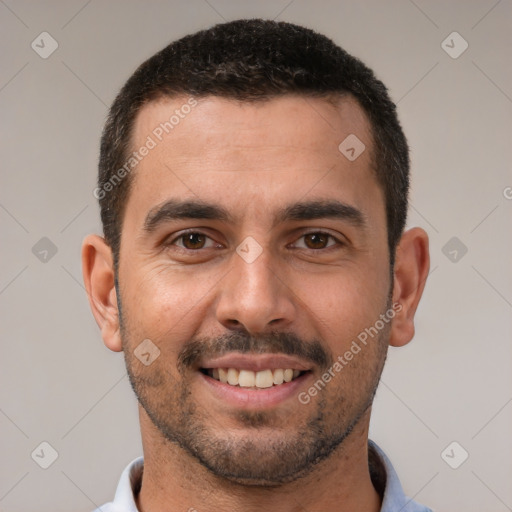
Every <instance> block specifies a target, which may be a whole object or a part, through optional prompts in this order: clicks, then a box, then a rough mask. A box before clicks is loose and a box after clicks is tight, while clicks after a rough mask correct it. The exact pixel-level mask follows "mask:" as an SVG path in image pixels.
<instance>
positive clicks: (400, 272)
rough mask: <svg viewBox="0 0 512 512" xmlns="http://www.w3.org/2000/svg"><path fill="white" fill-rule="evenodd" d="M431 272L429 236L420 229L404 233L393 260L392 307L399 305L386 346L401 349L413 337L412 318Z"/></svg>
mask: <svg viewBox="0 0 512 512" xmlns="http://www.w3.org/2000/svg"><path fill="white" fill-rule="evenodd" d="M429 268H430V255H429V250H428V235H427V233H426V232H425V231H424V230H423V229H421V228H412V229H410V230H408V231H406V232H405V233H404V234H403V235H402V238H401V239H400V243H399V244H398V247H397V251H396V259H395V269H394V283H393V304H400V305H401V309H400V308H397V311H398V310H399V309H400V310H399V311H398V312H397V314H396V316H395V317H394V319H393V324H392V326H391V334H390V341H389V344H390V345H392V346H394V347H401V346H403V345H406V344H407V343H409V341H411V339H412V338H413V336H414V315H415V313H416V309H417V307H418V304H419V302H420V299H421V296H422V294H423V290H424V288H425V282H426V280H427V276H428V272H429Z"/></svg>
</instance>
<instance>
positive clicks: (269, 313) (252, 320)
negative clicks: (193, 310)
mask: <svg viewBox="0 0 512 512" xmlns="http://www.w3.org/2000/svg"><path fill="white" fill-rule="evenodd" d="M232 260H233V261H232V262H230V263H231V270H230V271H229V272H228V274H227V275H226V276H225V278H224V279H223V280H222V282H221V283H222V288H221V289H220V292H219V295H220V296H219V298H218V300H217V303H216V316H217V320H218V321H219V322H220V323H221V324H222V325H223V326H224V327H226V328H227V329H242V328H243V329H245V330H246V331H247V332H248V333H249V334H252V335H255V334H257V333H261V332H265V331H268V330H272V329H281V328H286V327H288V326H289V325H290V324H291V323H292V322H293V320H294V315H295V311H296V306H295V304H294V301H293V298H294V293H293V292H292V284H291V283H289V282H287V276H286V273H285V272H284V271H279V266H277V265H276V262H275V261H272V256H271V254H270V251H268V250H267V249H265V250H263V252H262V253H261V254H260V255H259V256H258V257H257V258H256V260H254V261H252V262H250V263H249V262H248V261H245V260H244V259H243V258H242V257H240V256H239V254H238V253H235V254H233V258H232Z"/></svg>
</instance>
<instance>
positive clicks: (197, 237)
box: [178, 233, 207, 250]
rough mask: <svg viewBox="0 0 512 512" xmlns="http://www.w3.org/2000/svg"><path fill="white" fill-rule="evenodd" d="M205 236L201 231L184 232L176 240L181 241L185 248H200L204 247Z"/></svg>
mask: <svg viewBox="0 0 512 512" xmlns="http://www.w3.org/2000/svg"><path fill="white" fill-rule="evenodd" d="M206 238H207V237H206V236H205V235H203V234H201V233H186V234H185V235H181V236H180V237H179V239H178V240H180V239H181V240H182V241H183V246H184V247H185V249H191V250H194V249H202V248H203V247H204V244H205V241H206Z"/></svg>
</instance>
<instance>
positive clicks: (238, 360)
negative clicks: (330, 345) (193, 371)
mask: <svg viewBox="0 0 512 512" xmlns="http://www.w3.org/2000/svg"><path fill="white" fill-rule="evenodd" d="M199 366H200V368H236V369H238V370H251V371H253V372H258V371H260V370H267V369H270V370H276V369H278V368H282V369H284V370H286V369H288V368H291V369H292V370H301V371H308V370H311V368H312V365H311V364H309V363H307V362H306V361H304V360H301V359H300V358H297V357H293V356H287V355H285V354H242V353H230V354H225V355H223V356H221V357H216V358H214V359H204V360H202V361H201V362H200V364H199Z"/></svg>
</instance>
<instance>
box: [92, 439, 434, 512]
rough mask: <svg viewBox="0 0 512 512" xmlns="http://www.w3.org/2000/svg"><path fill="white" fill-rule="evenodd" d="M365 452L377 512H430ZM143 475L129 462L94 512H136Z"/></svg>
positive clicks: (140, 463) (376, 453)
mask: <svg viewBox="0 0 512 512" xmlns="http://www.w3.org/2000/svg"><path fill="white" fill-rule="evenodd" d="M368 452H369V463H370V473H371V478H372V482H373V485H374V487H375V488H376V490H377V491H378V492H379V494H380V495H381V498H382V506H381V509H380V512H397V511H400V512H432V511H431V509H429V508H428V507H425V506H424V505H420V504H419V503H417V502H415V501H413V500H412V499H411V498H408V497H407V496H406V495H405V494H404V491H403V489H402V485H401V484H400V480H399V479H398V475H397V474H396V472H395V470H394V468H393V465H392V464H391V461H390V460H389V459H388V457H387V456H386V454H385V453H384V452H383V451H382V450H381V449H380V448H379V447H378V446H377V444H376V443H374V442H373V441H372V440H368ZM143 471H144V459H143V457H139V458H137V459H135V460H133V461H132V462H130V464H129V465H128V466H127V467H126V468H125V470H124V471H123V473H122V475H121V478H120V480H119V485H118V486H117V491H116V494H115V498H114V501H113V502H112V503H111V504H107V505H108V506H103V507H101V508H99V509H97V510H96V511H95V512H138V510H137V505H136V504H135V496H136V495H137V493H138V492H139V490H140V486H141V482H142V473H143Z"/></svg>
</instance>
